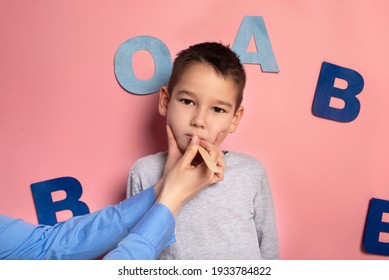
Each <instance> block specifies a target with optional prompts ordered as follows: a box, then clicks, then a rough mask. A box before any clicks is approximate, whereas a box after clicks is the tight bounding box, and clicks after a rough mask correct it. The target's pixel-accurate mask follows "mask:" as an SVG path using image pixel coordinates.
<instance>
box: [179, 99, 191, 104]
mask: <svg viewBox="0 0 389 280" xmlns="http://www.w3.org/2000/svg"><path fill="white" fill-rule="evenodd" d="M180 102H181V103H183V104H185V105H193V104H194V103H193V101H192V100H190V99H186V98H183V99H180Z"/></svg>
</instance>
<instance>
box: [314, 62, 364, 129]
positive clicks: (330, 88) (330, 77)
mask: <svg viewBox="0 0 389 280" xmlns="http://www.w3.org/2000/svg"><path fill="white" fill-rule="evenodd" d="M336 78H338V79H341V80H345V81H346V82H347V87H346V88H345V89H341V88H337V87H335V86H334V83H335V79H336ZM363 86H364V81H363V77H362V76H361V75H360V74H359V73H358V72H356V71H354V70H352V69H348V68H344V67H341V66H337V65H335V64H331V63H328V62H323V64H322V66H321V71H320V76H319V81H318V83H317V87H316V92H315V98H314V101H313V107H312V111H313V113H314V114H315V115H316V116H318V117H322V118H326V119H330V120H333V121H338V122H351V121H353V120H355V119H356V118H357V116H358V114H359V110H360V108H361V104H360V102H359V100H358V98H356V95H358V94H359V93H360V92H361V91H362V89H363ZM331 98H338V99H342V100H343V101H344V107H343V108H341V109H340V108H334V107H331V106H330V102H331Z"/></svg>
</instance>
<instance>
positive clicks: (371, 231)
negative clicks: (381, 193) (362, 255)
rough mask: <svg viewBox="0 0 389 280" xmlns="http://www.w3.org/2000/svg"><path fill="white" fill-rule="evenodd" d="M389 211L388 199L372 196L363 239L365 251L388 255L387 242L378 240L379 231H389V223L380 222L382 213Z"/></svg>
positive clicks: (388, 246) (388, 245)
mask: <svg viewBox="0 0 389 280" xmlns="http://www.w3.org/2000/svg"><path fill="white" fill-rule="evenodd" d="M383 213H389V201H387V200H382V199H377V198H372V199H371V200H370V207H369V212H368V215H367V221H366V226H365V235H364V240H363V245H364V248H365V250H366V251H367V252H370V253H373V254H380V255H385V256H389V243H384V242H380V241H379V236H380V232H385V233H389V223H385V222H382V214H383Z"/></svg>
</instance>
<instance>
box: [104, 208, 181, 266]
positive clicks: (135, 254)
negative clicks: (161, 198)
mask: <svg viewBox="0 0 389 280" xmlns="http://www.w3.org/2000/svg"><path fill="white" fill-rule="evenodd" d="M174 226H175V220H174V217H173V215H172V213H171V212H170V210H169V209H168V208H167V207H166V206H164V205H163V204H155V205H154V206H153V207H152V208H151V209H150V210H149V211H148V212H147V213H146V215H145V216H144V217H143V218H142V220H141V221H140V222H139V223H138V224H137V225H136V226H135V228H134V229H133V230H132V231H131V232H130V234H129V235H128V236H127V237H126V238H124V239H123V240H122V241H120V243H119V244H118V246H117V248H115V249H114V250H112V251H111V252H109V253H108V254H107V255H106V256H105V257H104V259H112V260H119V259H120V260H123V259H127V260H131V259H132V260H152V259H156V258H157V257H158V256H159V254H160V253H161V252H162V250H164V249H165V248H166V247H167V246H169V245H170V244H171V243H172V242H174V240H175V239H174V235H173V233H174Z"/></svg>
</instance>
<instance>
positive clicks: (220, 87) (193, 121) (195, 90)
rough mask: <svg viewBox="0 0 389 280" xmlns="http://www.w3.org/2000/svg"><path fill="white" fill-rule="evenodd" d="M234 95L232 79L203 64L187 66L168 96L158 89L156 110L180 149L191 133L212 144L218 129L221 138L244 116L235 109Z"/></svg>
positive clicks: (235, 126)
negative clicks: (222, 133)
mask: <svg viewBox="0 0 389 280" xmlns="http://www.w3.org/2000/svg"><path fill="white" fill-rule="evenodd" d="M237 94H238V87H237V85H236V84H235V82H234V81H232V80H230V79H224V78H223V77H222V76H220V75H219V74H218V73H217V72H216V71H215V70H214V69H213V68H212V67H211V66H209V65H207V64H203V63H195V64H193V65H191V66H189V67H188V68H187V69H186V70H185V72H184V74H183V75H182V77H181V80H180V81H179V82H178V83H177V85H176V86H175V87H174V89H173V92H172V93H171V95H170V96H169V94H168V92H167V89H166V87H163V88H162V89H161V91H160V100H159V112H160V114H161V115H162V116H166V117H167V123H168V124H169V125H170V126H171V128H172V131H173V133H174V136H175V138H176V140H177V144H178V147H179V149H180V150H181V152H183V151H185V150H186V148H187V146H188V144H189V142H190V139H191V137H192V136H193V135H197V136H198V137H199V138H200V139H202V140H205V141H208V142H210V143H214V142H215V140H216V137H217V136H218V135H219V134H220V132H224V136H223V137H222V140H224V138H225V137H226V136H227V134H228V133H231V132H234V131H235V130H236V128H237V126H238V124H239V121H240V119H241V117H242V115H243V107H242V106H240V107H239V108H238V109H237V110H235V108H236V100H237ZM219 142H221V141H219Z"/></svg>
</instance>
